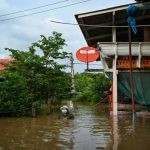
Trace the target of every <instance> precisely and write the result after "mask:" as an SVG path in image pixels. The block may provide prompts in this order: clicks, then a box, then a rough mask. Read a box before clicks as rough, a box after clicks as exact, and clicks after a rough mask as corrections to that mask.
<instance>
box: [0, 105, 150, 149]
mask: <svg viewBox="0 0 150 150" xmlns="http://www.w3.org/2000/svg"><path fill="white" fill-rule="evenodd" d="M57 117H58V114H55V115H53V116H42V117H37V118H0V150H9V149H11V150H150V118H148V117H137V118H136V120H135V122H134V124H133V121H132V117H131V116H120V117H118V119H117V118H112V117H110V116H108V115H107V114H106V113H105V112H104V111H97V110H96V109H95V108H93V107H90V106H79V108H78V110H77V111H76V113H75V119H74V120H59V119H57Z"/></svg>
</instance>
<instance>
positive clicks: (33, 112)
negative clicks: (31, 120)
mask: <svg viewBox="0 0 150 150" xmlns="http://www.w3.org/2000/svg"><path fill="white" fill-rule="evenodd" d="M32 117H36V108H35V104H34V103H33V104H32Z"/></svg>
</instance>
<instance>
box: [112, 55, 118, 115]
mask: <svg viewBox="0 0 150 150" xmlns="http://www.w3.org/2000/svg"><path fill="white" fill-rule="evenodd" d="M117 74H118V72H117V70H116V57H115V59H114V61H113V101H112V103H113V104H112V105H113V115H115V116H117V110H118V108H117Z"/></svg>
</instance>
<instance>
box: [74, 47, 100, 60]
mask: <svg viewBox="0 0 150 150" xmlns="http://www.w3.org/2000/svg"><path fill="white" fill-rule="evenodd" d="M99 56H100V53H99V51H97V50H96V48H94V47H89V46H88V47H82V48H80V49H79V50H78V51H77V53H76V57H77V59H78V60H79V61H82V62H93V61H96V60H97V59H98V58H99Z"/></svg>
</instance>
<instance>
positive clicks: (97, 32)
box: [75, 3, 150, 115]
mask: <svg viewBox="0 0 150 150" xmlns="http://www.w3.org/2000/svg"><path fill="white" fill-rule="evenodd" d="M135 4H136V5H137V3H132V4H128V5H122V6H117V7H112V8H108V9H103V10H97V11H92V12H87V13H82V14H77V15H75V17H76V20H77V22H78V24H79V26H80V29H81V31H82V33H83V35H84V38H85V40H86V42H87V44H88V46H92V47H97V48H98V49H99V50H100V53H101V62H102V65H103V68H104V72H105V73H106V75H107V76H108V77H109V78H110V80H111V81H113V85H112V87H113V88H112V89H113V94H112V95H113V100H112V110H113V114H114V115H117V113H118V111H117V110H118V108H117V107H118V100H119V97H118V91H121V92H122V93H124V94H125V95H126V96H128V97H129V98H132V99H133V98H134V99H133V101H132V102H133V103H134V101H135V102H136V103H138V104H141V105H145V106H147V108H148V109H149V110H150V92H149V85H150V9H140V10H138V11H137V13H136V24H137V28H138V33H137V34H134V33H133V32H131V34H130V28H129V26H128V21H127V18H128V15H127V8H128V6H129V5H133V6H134V5H135ZM140 4H141V3H140ZM144 4H145V6H148V5H150V3H144ZM129 38H131V41H129ZM130 50H131V55H130ZM130 56H131V57H130ZM130 58H131V59H130ZM130 62H131V63H130ZM131 75H132V76H131ZM130 81H133V82H130ZM131 83H133V86H130V85H131ZM132 88H133V89H134V90H132ZM133 111H135V110H134V106H133Z"/></svg>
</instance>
